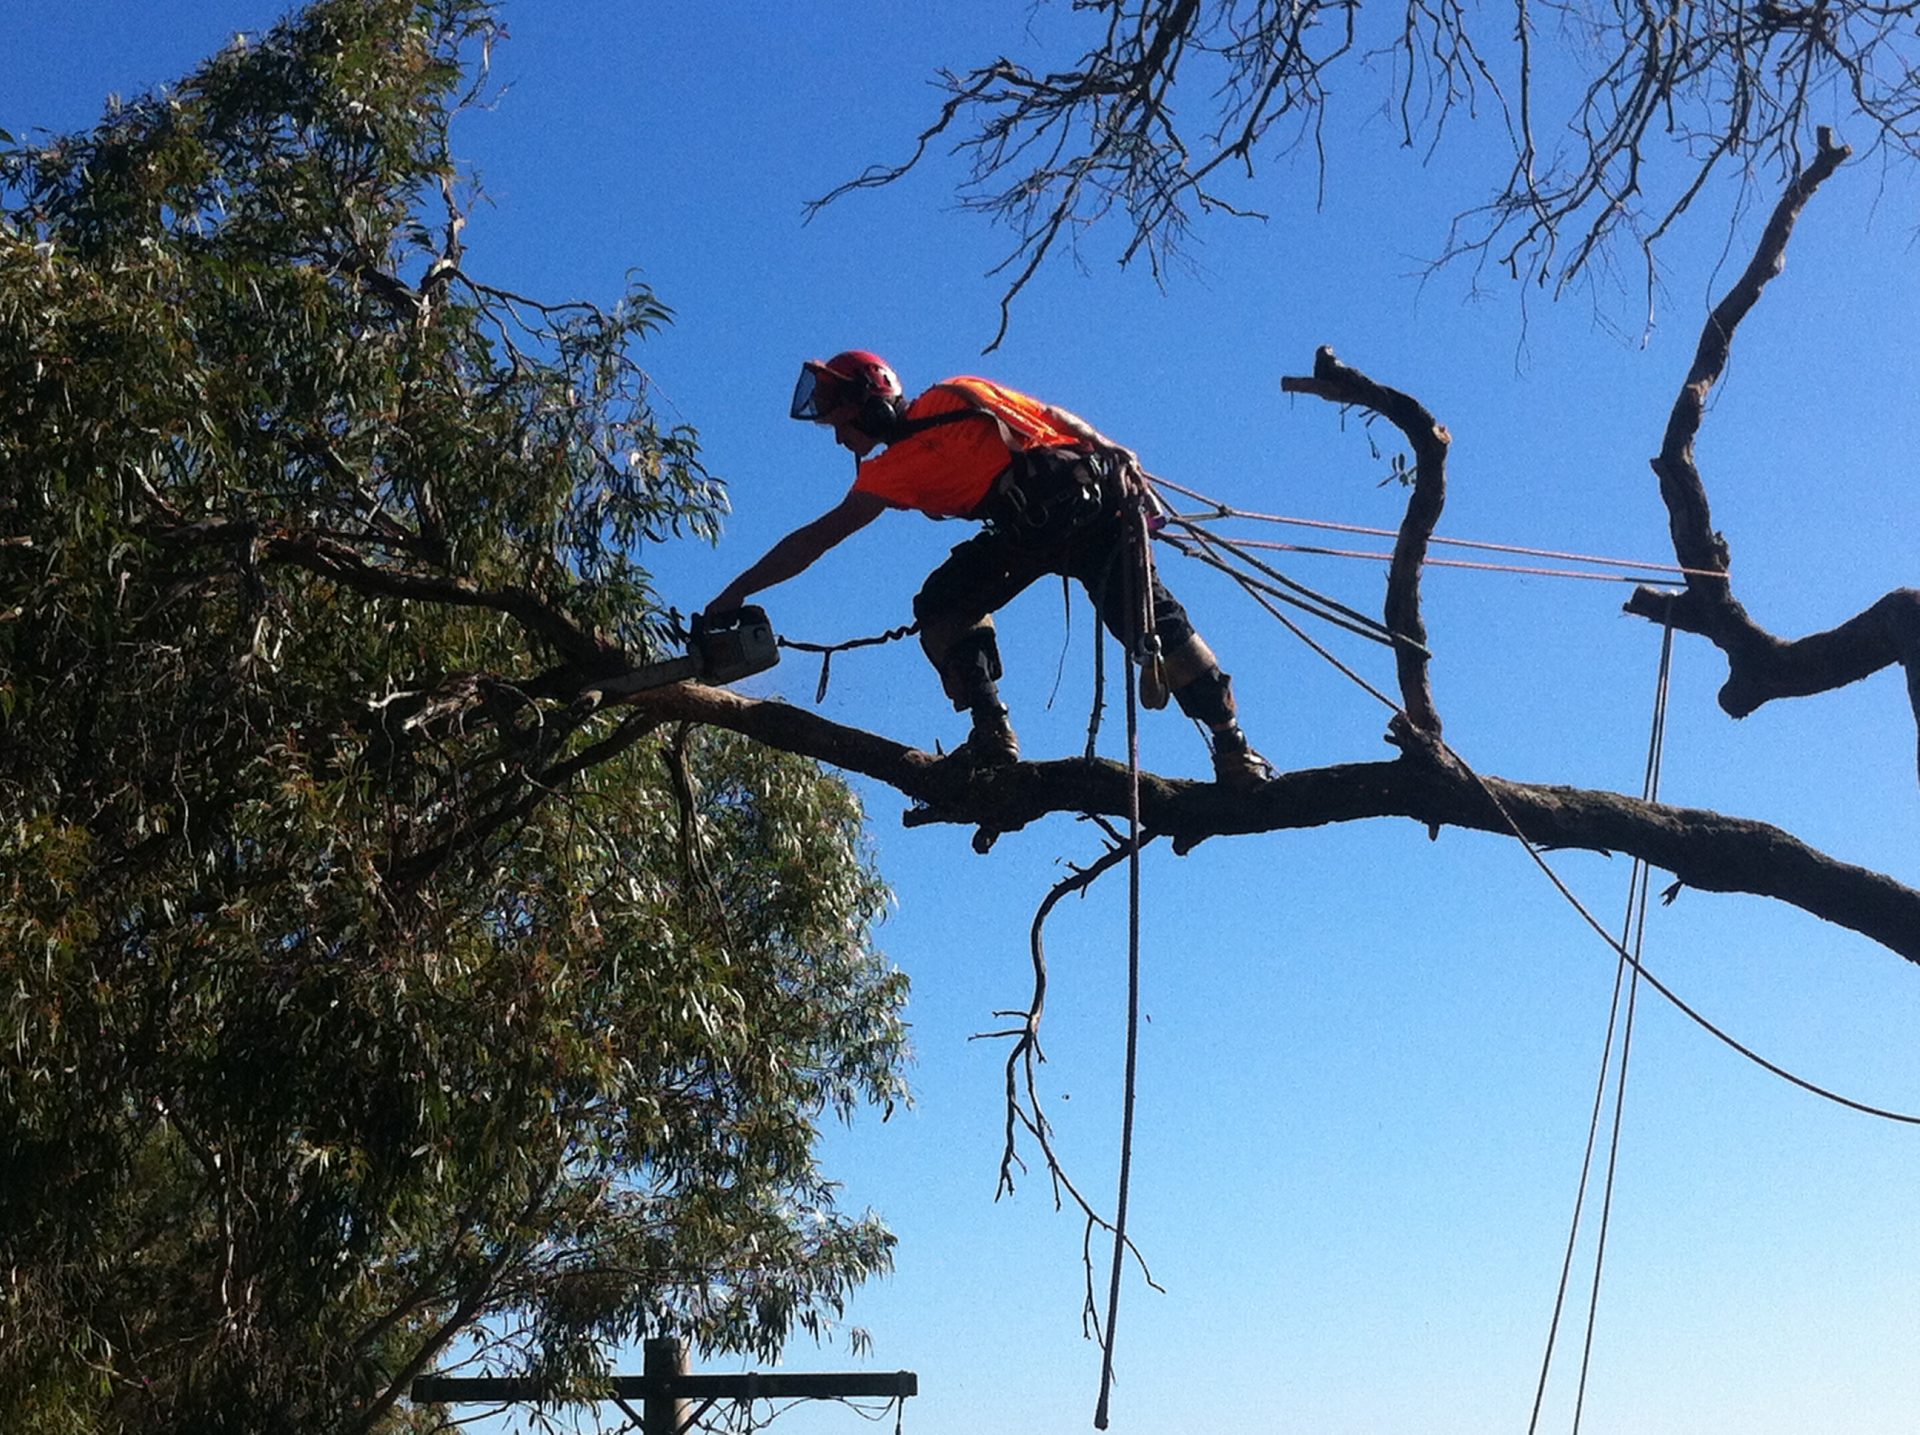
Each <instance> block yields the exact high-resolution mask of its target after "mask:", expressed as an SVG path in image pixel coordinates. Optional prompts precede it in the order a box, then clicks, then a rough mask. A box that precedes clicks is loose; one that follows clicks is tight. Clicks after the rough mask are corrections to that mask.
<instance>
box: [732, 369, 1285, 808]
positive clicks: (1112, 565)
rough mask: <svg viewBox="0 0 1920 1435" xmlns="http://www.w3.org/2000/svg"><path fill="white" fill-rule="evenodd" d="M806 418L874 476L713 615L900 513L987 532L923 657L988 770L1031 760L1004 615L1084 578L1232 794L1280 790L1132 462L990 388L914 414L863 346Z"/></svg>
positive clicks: (813, 391)
mask: <svg viewBox="0 0 1920 1435" xmlns="http://www.w3.org/2000/svg"><path fill="white" fill-rule="evenodd" d="M792 416H793V417H794V418H796V419H805V420H808V421H810V422H813V423H817V424H822V425H824V426H826V427H829V428H831V429H832V430H833V436H834V441H835V442H837V443H838V444H839V445H840V446H841V447H842V448H845V449H847V450H848V451H850V452H851V453H852V454H853V456H854V458H855V460H856V461H857V463H858V473H857V476H856V477H855V479H854V483H853V487H852V489H850V490H849V491H848V493H847V495H846V497H844V498H843V499H841V500H840V502H839V503H838V504H837V505H836V506H835V507H834V508H832V509H831V510H829V511H828V512H827V513H825V514H822V515H821V516H820V517H819V518H816V519H814V520H813V521H812V522H811V523H807V524H803V525H802V526H801V527H799V528H797V529H795V530H794V531H793V532H792V533H789V534H788V535H787V536H786V537H785V538H782V539H781V540H780V541H779V542H778V543H776V544H774V546H773V547H772V548H770V549H769V550H768V551H767V552H766V554H765V555H764V556H763V557H761V559H760V560H759V561H758V562H756V563H755V564H753V566H752V567H750V568H748V569H747V570H746V572H744V573H742V574H741V575H740V576H739V577H737V578H735V579H734V580H733V582H731V583H729V584H728V585H727V586H726V588H725V589H724V590H723V591H722V592H721V593H720V595H719V596H718V597H717V598H715V599H714V600H713V602H712V603H711V604H709V605H708V611H709V612H715V613H717V612H724V611H726V610H729V609H732V608H737V607H738V606H739V605H740V604H741V603H743V602H744V601H746V599H747V598H748V597H750V596H751V595H752V594H754V593H757V592H759V591H761V590H762V589H764V588H770V587H772V586H773V585H775V584H776V583H781V582H784V581H785V580H787V579H788V578H792V577H794V576H795V575H797V574H799V573H802V572H805V571H806V569H807V568H809V567H810V566H811V565H812V564H813V562H814V560H815V559H817V558H819V557H820V556H821V555H822V554H823V553H825V552H827V551H828V550H829V549H831V548H833V547H835V546H836V545H837V544H839V543H840V542H841V540H843V539H845V538H847V537H849V536H851V535H852V534H854V533H857V532H859V530H861V529H862V528H865V527H866V526H867V525H868V524H869V523H871V522H873V520H874V519H876V518H878V517H879V516H880V515H881V513H883V512H885V511H886V510H887V509H889V508H911V509H917V510H919V511H920V512H922V513H925V514H927V515H929V516H930V517H934V518H971V519H975V520H978V521H979V522H981V523H983V524H984V525H985V528H984V529H983V531H982V532H980V533H978V534H976V535H974V536H973V537H972V538H969V539H968V540H967V541H966V542H964V543H961V544H959V545H958V546H957V547H955V548H954V550H953V552H952V554H951V555H949V557H948V558H947V561H946V562H944V563H942V564H941V565H940V566H939V567H938V568H936V569H935V570H934V571H933V573H932V575H931V576H929V577H928V579H927V581H926V583H925V584H923V585H922V587H921V589H920V592H919V593H918V594H917V595H915V597H914V600H913V612H914V617H915V618H916V619H917V620H918V622H919V624H920V643H921V646H922V647H923V648H925V650H926V653H927V657H928V658H929V659H930V660H931V661H932V663H933V665H934V668H935V669H936V670H937V671H938V672H939V674H940V682H941V685H942V686H943V687H944V688H945V689H946V693H947V696H948V697H949V698H950V699H952V701H953V706H954V710H955V711H956V712H958V711H963V710H964V711H967V712H970V713H971V714H972V717H973V730H972V733H971V735H970V736H969V737H968V738H967V741H966V742H965V743H964V744H963V745H962V746H961V748H960V749H959V752H960V753H961V754H963V755H965V756H966V757H967V758H969V759H970V760H972V761H975V762H978V763H981V764H983V765H992V764H1001V763H1009V762H1013V761H1016V760H1017V759H1018V758H1019V756H1020V744H1019V740H1018V739H1017V738H1016V737H1015V736H1014V732H1013V725H1012V723H1011V722H1010V721H1009V720H1008V716H1007V707H1006V704H1005V703H1004V702H1002V701H1001V699H1000V691H999V688H998V686H997V683H998V680H999V678H1000V676H1001V666H1000V652H999V646H998V644H997V643H996V641H995V638H994V628H993V614H994V612H995V611H996V610H997V609H999V608H1001V607H1002V606H1004V605H1005V604H1006V603H1008V602H1010V601H1011V600H1012V599H1013V598H1014V597H1016V596H1017V595H1018V594H1019V593H1020V592H1021V591H1022V590H1024V589H1025V588H1026V587H1027V586H1028V585H1029V584H1030V583H1032V582H1033V581H1034V580H1035V579H1036V578H1038V577H1040V576H1041V575H1042V574H1044V573H1061V574H1065V575H1067V576H1069V577H1072V578H1076V579H1078V580H1079V581H1080V583H1081V584H1082V585H1083V586H1084V587H1085V588H1086V590H1087V593H1088V595H1089V596H1090V597H1091V598H1092V600H1093V603H1094V606H1095V608H1096V609H1098V611H1099V613H1100V616H1101V618H1102V620H1103V621H1104V622H1105V623H1106V625H1107V628H1108V630H1109V631H1111V632H1112V633H1113V634H1114V636H1115V637H1117V638H1119V639H1120V641H1121V642H1123V643H1125V644H1127V646H1128V649H1129V651H1130V652H1132V653H1133V654H1134V655H1135V656H1136V657H1137V658H1139V659H1140V660H1141V662H1142V674H1141V680H1140V686H1141V698H1142V700H1143V701H1144V702H1145V703H1146V705H1147V706H1148V707H1156V708H1157V707H1164V706H1165V705H1166V701H1167V699H1168V697H1169V696H1171V697H1172V699H1173V700H1174V701H1175V702H1176V703H1178V704H1179V705H1180V709H1181V711H1182V712H1184V713H1186V714H1187V715H1188V716H1189V717H1192V718H1194V719H1196V720H1198V721H1199V722H1201V723H1203V724H1205V726H1206V728H1207V730H1208V732H1209V733H1210V735H1211V739H1212V746H1213V768H1214V775H1215V777H1216V778H1217V779H1218V780H1219V781H1220V782H1222V783H1224V784H1226V785H1228V786H1230V787H1235V788H1242V789H1248V788H1253V787H1257V786H1259V785H1260V784H1261V783H1263V782H1265V781H1267V780H1268V779H1270V778H1271V776H1272V769H1271V768H1270V767H1269V766H1268V765H1267V763H1266V761H1265V759H1263V758H1262V757H1261V756H1260V755H1259V754H1258V753H1257V752H1255V751H1254V750H1253V747H1252V745H1251V744H1250V743H1249V742H1248V741H1247V735H1246V734H1245V733H1244V732H1242V731H1241V729H1240V724H1239V722H1238V721H1237V720H1236V717H1235V709H1234V701H1233V687H1232V683H1231V681H1230V679H1229V678H1228V676H1227V674H1225V673H1223V672H1222V671H1221V670H1220V665H1219V663H1218V662H1217V661H1216V660H1215V658H1214V655H1213V651H1212V649H1210V648H1209V647H1208V646H1207V644H1206V643H1205V641H1204V640H1202V638H1201V637H1200V635H1199V634H1198V633H1196V632H1195V631H1194V629H1193V625H1192V623H1191V622H1190V621H1189V620H1188V618H1187V613H1186V610H1185V609H1184V608H1183V607H1181V605H1180V603H1179V602H1178V601H1177V600H1176V599H1175V598H1174V596H1173V595H1172V594H1171V593H1169V592H1168V591H1167V589H1166V587H1165V586H1164V585H1163V584H1162V583H1161V582H1160V580H1159V577H1158V575H1157V574H1155V573H1154V572H1153V571H1152V568H1151V565H1150V563H1149V562H1148V560H1147V553H1146V529H1145V527H1144V523H1143V521H1142V519H1143V515H1142V510H1141V507H1140V505H1141V502H1142V501H1143V499H1144V488H1143V485H1142V483H1141V480H1140V470H1139V463H1138V460H1137V459H1136V457H1135V455H1134V454H1133V453H1132V451H1130V450H1128V449H1125V448H1122V447H1121V446H1120V445H1118V444H1116V443H1114V442H1113V441H1112V440H1111V439H1109V438H1107V437H1106V436H1105V435H1104V434H1102V433H1101V432H1100V431H1099V430H1098V429H1095V428H1094V427H1093V426H1092V425H1091V424H1089V423H1087V422H1086V421H1085V420H1084V419H1082V418H1080V417H1078V416H1077V415H1075V414H1071V413H1069V412H1067V411H1066V410H1065V409H1061V408H1056V407H1054V406H1053V405H1051V404H1046V403H1042V402H1040V401H1039V400H1037V399H1033V398H1029V397H1028V396H1027V395H1025V394H1021V393H1017V392H1015V391H1014V390H1012V389H1008V388H1004V387H1002V386H1001V385H999V384H995V383H992V382H990V381H988V380H986V379H979V378H967V377H962V378H953V379H948V380H946V381H945V382H944V383H939V384H935V385H934V386H933V387H932V388H931V389H928V390H927V391H926V392H925V393H923V394H921V395H920V396H919V397H918V398H916V399H914V400H913V401H912V402H911V403H909V402H908V401H907V400H906V397H905V395H904V392H903V391H902V389H901V387H900V380H899V378H898V377H896V376H895V374H894V371H893V369H892V367H891V366H890V365H888V364H887V362H886V361H885V360H884V359H882V358H880V357H879V356H878V355H876V354H872V353H868V352H867V351H866V350H863V349H850V350H848V351H846V352H845V353H841V354H837V355H835V356H834V357H833V358H831V359H828V360H826V361H825V362H824V363H823V362H821V361H819V360H814V359H809V360H807V362H806V363H805V364H804V365H803V366H802V367H801V371H800V380H799V383H798V384H797V385H796V387H795V389H794V395H793V406H792ZM883 445H884V446H885V452H884V453H881V454H879V455H878V456H877V457H869V455H871V454H872V453H873V451H874V450H875V449H876V448H880V447H882V446H883ZM1143 593H1144V594H1145V595H1146V596H1145V598H1144V599H1143V596H1142V595H1143ZM1149 611H1150V615H1151V617H1150V621H1147V619H1148V614H1149Z"/></svg>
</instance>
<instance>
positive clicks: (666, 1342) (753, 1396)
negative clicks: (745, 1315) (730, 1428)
mask: <svg viewBox="0 0 1920 1435" xmlns="http://www.w3.org/2000/svg"><path fill="white" fill-rule="evenodd" d="M643 1351H644V1355H645V1363H644V1366H643V1369H644V1371H645V1373H644V1374H642V1375H616V1376H614V1377H613V1378H612V1379H610V1380H609V1381H608V1382H607V1391H608V1395H607V1398H609V1399H612V1400H617V1401H620V1402H621V1408H622V1409H626V1408H627V1407H626V1404H625V1402H627V1401H632V1400H637V1401H639V1402H640V1423H641V1435H691V1432H692V1430H693V1428H694V1426H695V1425H696V1424H697V1423H698V1422H699V1420H700V1418H701V1416H703V1415H705V1414H706V1413H707V1410H708V1408H709V1407H710V1406H712V1405H713V1404H714V1402H716V1401H719V1400H744V1401H747V1402H749V1403H751V1402H752V1401H755V1400H845V1399H849V1398H853V1397H858V1396H867V1397H881V1398H884V1399H888V1400H905V1399H906V1398H907V1397H908V1396H910V1395H918V1394H919V1393H920V1377H919V1376H917V1375H915V1374H914V1373H913V1372H912V1371H911V1370H900V1371H894V1372H892V1373H883V1374H840V1375H811V1374H809V1375H785V1374H776V1375H763V1374H761V1373H759V1372H758V1371H749V1372H748V1373H747V1374H745V1375H695V1374H693V1373H692V1371H691V1368H690V1362H689V1359H688V1355H687V1347H686V1342H684V1341H682V1340H680V1339H679V1338H678V1337H677V1336H660V1337H656V1338H652V1339H649V1340H648V1341H647V1342H646V1343H645V1345H644V1347H643ZM408 1394H409V1396H410V1397H411V1398H412V1400H413V1403H414V1404H415V1405H510V1404H519V1403H550V1402H551V1400H552V1399H553V1397H552V1396H550V1395H549V1394H548V1393H547V1391H546V1388H545V1387H544V1386H542V1385H541V1383H540V1382H539V1381H537V1380H521V1379H515V1378H513V1377H495V1376H462V1375H422V1376H418V1377H416V1378H415V1380H414V1382H413V1386H412V1388H411V1389H410V1390H409V1391H408ZM592 1398H594V1397H588V1399H592ZM696 1400H697V1401H699V1402H700V1404H699V1406H698V1407H697V1408H695V1409H693V1410H692V1411H691V1412H689V1410H688V1407H689V1406H690V1405H691V1404H692V1403H693V1402H694V1401H696Z"/></svg>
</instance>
